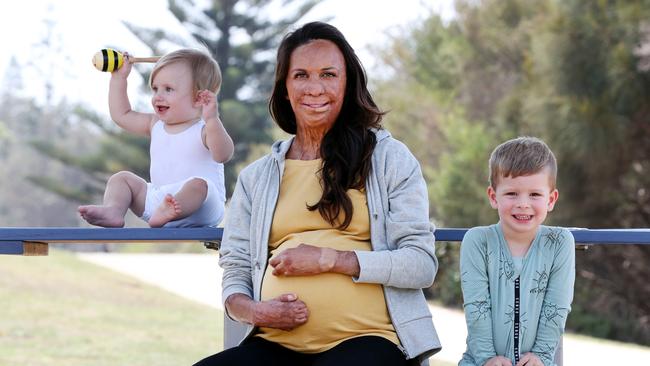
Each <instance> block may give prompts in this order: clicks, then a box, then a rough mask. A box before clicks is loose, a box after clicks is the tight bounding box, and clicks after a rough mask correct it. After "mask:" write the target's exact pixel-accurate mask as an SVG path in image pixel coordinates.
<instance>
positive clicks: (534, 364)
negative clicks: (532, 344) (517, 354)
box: [515, 352, 544, 366]
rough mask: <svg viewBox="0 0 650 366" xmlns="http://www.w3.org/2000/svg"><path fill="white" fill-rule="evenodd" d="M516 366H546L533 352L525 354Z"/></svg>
mask: <svg viewBox="0 0 650 366" xmlns="http://www.w3.org/2000/svg"><path fill="white" fill-rule="evenodd" d="M515 366H544V362H542V360H540V359H539V357H537V355H536V354H534V353H532V352H527V353H524V354H523V355H522V356H521V359H519V362H517V364H516V365H515Z"/></svg>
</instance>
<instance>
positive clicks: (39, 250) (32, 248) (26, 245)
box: [23, 241, 49, 256]
mask: <svg viewBox="0 0 650 366" xmlns="http://www.w3.org/2000/svg"><path fill="white" fill-rule="evenodd" d="M48 251H49V245H48V244H47V243H41V242H38V241H26V242H23V255H29V256H41V255H47V254H48Z"/></svg>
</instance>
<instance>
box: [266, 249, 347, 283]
mask: <svg viewBox="0 0 650 366" xmlns="http://www.w3.org/2000/svg"><path fill="white" fill-rule="evenodd" d="M336 256H337V254H336V250H334V249H332V248H321V247H316V246H313V245H309V244H304V243H302V244H300V245H298V246H297V247H295V248H290V249H286V250H283V251H282V252H281V253H280V254H278V255H276V256H274V257H273V258H271V260H270V261H269V264H270V265H271V266H272V267H273V275H274V276H310V275H317V274H319V273H324V272H329V271H330V270H331V269H332V268H334V265H335V264H336Z"/></svg>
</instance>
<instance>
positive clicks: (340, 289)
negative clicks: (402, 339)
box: [260, 243, 396, 352]
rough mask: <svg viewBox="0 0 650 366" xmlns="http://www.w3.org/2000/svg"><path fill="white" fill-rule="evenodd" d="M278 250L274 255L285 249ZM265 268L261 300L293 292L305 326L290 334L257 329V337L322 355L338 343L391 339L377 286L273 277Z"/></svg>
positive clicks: (329, 276) (328, 278)
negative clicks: (376, 337)
mask: <svg viewBox="0 0 650 366" xmlns="http://www.w3.org/2000/svg"><path fill="white" fill-rule="evenodd" d="M286 244H288V243H285V244H283V245H282V247H281V248H278V249H277V250H276V251H275V252H276V253H275V254H277V253H279V252H281V250H284V249H287V248H288V247H293V246H297V245H298V244H299V243H296V244H295V245H286ZM272 271H273V268H272V267H271V266H268V267H267V269H266V272H265V275H264V282H263V283H262V300H269V299H272V298H275V297H277V296H280V295H282V294H285V293H295V294H297V295H298V299H300V300H302V301H303V302H304V303H305V304H306V305H307V307H308V308H309V312H310V314H309V319H308V321H307V323H305V324H303V325H301V326H300V327H298V328H295V329H293V330H291V331H282V330H278V329H270V328H261V329H260V333H261V334H260V335H261V336H262V337H263V338H266V339H268V340H270V341H273V342H276V343H280V344H282V345H283V346H285V347H287V348H290V349H293V350H296V351H300V352H322V351H324V350H327V349H329V348H331V347H333V346H335V345H336V344H338V343H339V342H340V341H342V340H345V339H349V338H353V337H355V336H359V335H367V334H374V335H380V336H385V337H386V338H390V335H391V334H392V336H393V337H394V338H396V337H395V336H394V329H393V326H392V324H391V322H390V319H389V316H388V311H387V309H386V302H385V300H384V294H383V289H382V287H381V285H378V284H367V283H355V282H353V281H352V278H351V277H350V276H347V275H342V274H335V273H323V274H319V275H314V276H298V277H283V276H274V275H273V274H272Z"/></svg>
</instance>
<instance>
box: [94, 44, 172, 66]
mask: <svg viewBox="0 0 650 366" xmlns="http://www.w3.org/2000/svg"><path fill="white" fill-rule="evenodd" d="M159 59H160V57H158V56H154V57H131V56H129V61H131V62H157V61H158V60H159ZM122 64H124V55H123V54H122V53H120V52H117V51H115V50H113V49H110V48H104V49H103V50H101V51H99V52H97V53H96V54H95V55H94V56H93V66H95V68H96V69H97V70H99V71H106V72H113V71H115V70H117V69H119V68H120V67H122Z"/></svg>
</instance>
